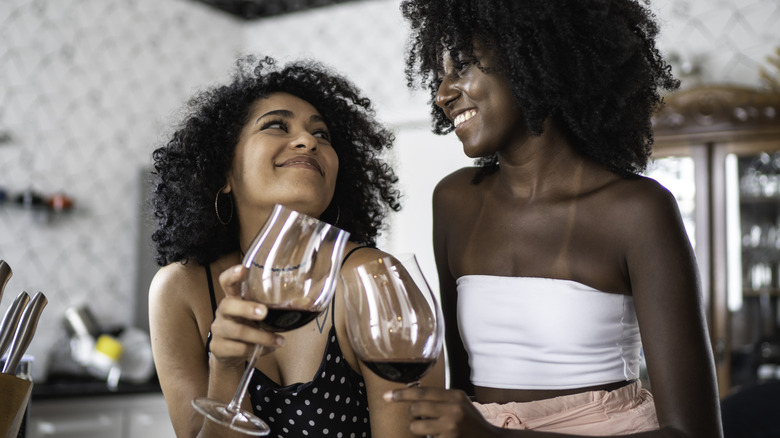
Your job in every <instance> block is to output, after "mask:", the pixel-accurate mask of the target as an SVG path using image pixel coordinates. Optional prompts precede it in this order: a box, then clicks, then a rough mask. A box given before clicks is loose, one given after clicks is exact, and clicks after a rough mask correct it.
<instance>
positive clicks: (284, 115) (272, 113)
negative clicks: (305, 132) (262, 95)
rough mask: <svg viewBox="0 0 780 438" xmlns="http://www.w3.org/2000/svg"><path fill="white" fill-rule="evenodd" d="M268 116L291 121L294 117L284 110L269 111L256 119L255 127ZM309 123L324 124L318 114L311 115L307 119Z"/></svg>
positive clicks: (291, 113)
mask: <svg viewBox="0 0 780 438" xmlns="http://www.w3.org/2000/svg"><path fill="white" fill-rule="evenodd" d="M268 116H279V117H282V118H285V119H291V118H293V117H294V116H295V114H293V112H292V111H290V110H285V109H278V110H271V111H268V112H267V113H265V114H263V115H261V116H260V117H258V118H257V119H256V120H255V125H257V122H259V121H260V119H262V118H264V117H268ZM309 122H322V123H325V119H324V118H323V117H322V116H320V115H319V114H312V116H311V117H309Z"/></svg>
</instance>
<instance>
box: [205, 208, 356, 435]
mask: <svg viewBox="0 0 780 438" xmlns="http://www.w3.org/2000/svg"><path fill="white" fill-rule="evenodd" d="M348 237H349V233H348V232H346V231H344V230H340V229H338V228H336V227H334V226H332V225H330V224H327V223H325V222H322V221H319V220H317V219H314V218H312V217H309V216H306V215H305V214H302V213H298V212H296V211H294V210H291V209H289V208H287V207H284V206H282V205H278V204H277V205H276V206H275V207H274V209H273V212H272V213H271V216H270V217H269V218H268V220H267V221H266V223H265V225H263V228H262V229H261V230H260V232H259V233H258V234H257V236H256V237H255V239H254V241H253V242H252V245H251V246H250V247H249V250H248V251H247V253H246V255H245V256H244V260H243V265H244V266H245V267H246V268H247V269H249V272H248V275H247V278H246V280H244V282H243V283H242V285H241V297H242V298H243V299H245V300H249V301H255V302H259V303H263V304H265V305H266V306H267V307H268V314H267V315H266V317H265V319H264V320H262V321H258V325H259V326H260V327H262V328H263V329H265V330H268V331H271V332H284V331H289V330H294V329H296V328H299V327H302V326H304V325H306V324H307V323H309V322H310V321H312V320H313V319H314V318H316V317H317V315H319V314H320V313H321V312H322V311H324V310H325V309H326V308H327V307H328V305H329V303H330V300H331V299H332V298H333V293H334V291H335V289H336V288H335V285H336V282H337V279H338V274H339V269H340V268H341V258H342V257H343V255H344V248H345V246H346V243H347V238H348ZM261 352H262V347H261V346H260V345H256V346H255V349H254V352H253V354H252V357H251V358H250V360H249V362H248V363H247V366H246V370H245V371H244V375H243V376H242V377H241V382H240V383H239V385H238V390H237V391H236V394H235V395H234V396H233V399H232V400H231V402H230V403H229V404H225V403H222V402H220V401H217V400H213V399H209V398H206V397H199V398H196V399H194V400H193V401H192V405H193V406H194V407H195V409H196V410H197V411H198V412H200V413H201V414H203V415H204V416H205V417H206V418H208V419H209V420H211V421H214V422H216V423H218V424H221V425H223V426H227V427H228V428H230V429H232V430H235V431H238V432H243V433H245V434H247V435H252V436H264V435H268V434H269V433H270V431H271V430H270V428H269V427H268V425H267V424H266V423H265V422H264V421H263V420H261V419H260V418H258V417H257V416H255V415H254V414H253V413H251V412H247V411H243V410H241V403H242V401H243V399H244V396H245V395H246V393H247V388H248V386H249V382H250V379H251V377H252V373H253V372H254V370H255V362H256V361H257V358H258V357H259V356H260V353H261Z"/></svg>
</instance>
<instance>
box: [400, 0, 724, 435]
mask: <svg viewBox="0 0 780 438" xmlns="http://www.w3.org/2000/svg"><path fill="white" fill-rule="evenodd" d="M645 3H646V2H645ZM401 11H402V13H403V15H404V17H405V18H406V20H407V21H408V23H409V24H410V26H411V36H410V43H409V46H408V47H409V49H408V50H409V51H408V55H407V77H408V80H409V83H410V85H411V86H414V85H420V86H422V87H425V88H427V89H428V90H430V96H431V101H430V103H431V107H432V115H433V131H434V132H435V133H438V134H445V133H448V132H452V131H454V132H455V135H456V136H457V137H458V139H459V140H460V141H461V143H462V147H463V151H464V152H465V154H466V155H467V156H469V157H471V158H474V159H476V160H477V161H476V163H475V166H474V167H469V168H463V169H460V170H457V171H455V172H453V173H452V174H450V175H448V176H446V177H445V178H443V179H442V180H441V181H440V182H439V184H438V185H437V187H436V189H435V190H434V194H433V227H434V230H433V234H434V252H435V257H436V263H437V268H438V276H439V282H440V292H441V300H442V307H443V309H444V314H445V315H444V318H445V322H446V326H447V333H446V346H447V353H448V363H449V365H448V366H449V370H450V377H451V380H450V386H451V387H452V389H449V390H446V389H440V388H426V387H421V388H409V389H401V390H397V391H390V392H388V393H387V394H386V395H385V396H386V398H387V399H388V400H395V401H399V402H401V401H402V402H412V404H411V406H410V417H411V419H412V424H411V430H412V431H413V432H414V433H415V434H417V435H433V436H436V437H448V438H449V437H468V438H476V437H515V436H516V437H529V438H530V437H536V436H538V437H550V438H552V437H558V436H572V435H573V436H627V435H631V436H634V434H636V435H635V436H642V437H648V438H650V437H679V438H682V437H688V438H694V437H696V438H717V437H721V436H722V432H721V426H720V418H719V409H718V403H719V402H718V393H717V387H716V379H715V372H714V363H713V355H712V350H711V346H710V343H709V337H708V332H707V327H706V320H705V316H704V311H703V306H702V299H701V292H700V285H699V278H698V275H699V274H698V272H697V267H696V261H695V256H694V253H693V250H692V248H691V244H690V242H689V240H688V237H687V234H686V231H685V229H684V227H683V224H682V221H681V218H680V213H679V210H678V207H677V203H676V201H675V198H674V196H672V195H671V194H670V193H669V191H668V190H666V189H665V188H664V187H662V186H661V185H660V184H658V183H657V182H656V181H654V180H652V179H648V178H646V177H643V176H642V175H641V173H642V172H643V170H644V169H645V166H646V164H647V162H648V159H649V156H650V153H651V144H652V139H653V138H652V132H651V115H652V114H653V112H654V111H655V110H657V109H658V108H659V106H660V105H661V104H662V102H663V100H662V98H661V94H660V93H661V92H662V91H663V90H673V89H675V88H676V87H677V86H678V81H677V80H675V79H674V78H673V77H672V74H671V69H670V67H669V66H668V64H667V63H666V62H665V61H664V60H663V58H662V56H661V55H660V53H659V51H658V50H657V48H656V45H655V38H656V35H657V33H658V28H657V25H656V23H655V18H654V16H653V14H652V13H651V12H650V10H649V8H648V6H647V5H646V4H643V3H641V2H640V1H639V0H577V1H570V0H469V1H463V0H404V1H403V2H402V3H401ZM642 352H643V354H644V357H645V361H646V365H647V370H648V374H649V381H650V383H651V391H652V394H651V392H650V391H648V388H643V387H642V383H641V380H640V378H639V377H640V365H641V356H640V354H641V353H642Z"/></svg>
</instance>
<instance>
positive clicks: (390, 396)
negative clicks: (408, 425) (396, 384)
mask: <svg viewBox="0 0 780 438" xmlns="http://www.w3.org/2000/svg"><path fill="white" fill-rule="evenodd" d="M382 398H383V399H385V401H389V402H390V401H393V391H387V392H386V393H384V394H382Z"/></svg>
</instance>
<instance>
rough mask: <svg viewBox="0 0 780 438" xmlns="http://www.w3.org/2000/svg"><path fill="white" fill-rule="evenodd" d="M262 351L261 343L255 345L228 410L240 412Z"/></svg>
mask: <svg viewBox="0 0 780 438" xmlns="http://www.w3.org/2000/svg"><path fill="white" fill-rule="evenodd" d="M262 351H263V347H262V346H261V345H255V351H253V352H252V357H251V358H250V359H249V362H248V363H247V365H246V368H245V369H244V375H243V376H241V382H240V383H239V384H238V389H237V390H236V394H235V395H233V400H230V404H229V405H228V407H227V409H228V411H230V412H238V411H240V410H241V403H243V401H244V396H246V391H247V389H248V388H249V381H250V380H252V373H254V371H255V362H257V358H259V357H260V353H262Z"/></svg>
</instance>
